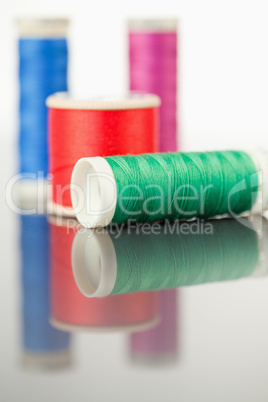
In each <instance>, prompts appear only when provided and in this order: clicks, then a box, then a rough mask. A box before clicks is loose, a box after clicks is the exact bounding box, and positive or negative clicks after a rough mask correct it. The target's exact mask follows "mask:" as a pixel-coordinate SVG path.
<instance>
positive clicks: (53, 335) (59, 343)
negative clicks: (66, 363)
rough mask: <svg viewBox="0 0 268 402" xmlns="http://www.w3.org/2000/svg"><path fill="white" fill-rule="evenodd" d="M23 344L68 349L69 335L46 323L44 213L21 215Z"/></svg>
mask: <svg viewBox="0 0 268 402" xmlns="http://www.w3.org/2000/svg"><path fill="white" fill-rule="evenodd" d="M21 258H22V286H23V344H24V348H25V350H28V351H31V352H42V353H46V352H53V351H61V350H66V349H68V348H69V344H70V334H69V333H67V332H63V331H59V330H57V329H54V328H53V327H52V326H51V325H50V323H49V318H50V283H49V282H50V279H49V276H50V275H49V265H50V264H49V225H48V222H47V219H46V217H45V216H37V215H23V216H21Z"/></svg>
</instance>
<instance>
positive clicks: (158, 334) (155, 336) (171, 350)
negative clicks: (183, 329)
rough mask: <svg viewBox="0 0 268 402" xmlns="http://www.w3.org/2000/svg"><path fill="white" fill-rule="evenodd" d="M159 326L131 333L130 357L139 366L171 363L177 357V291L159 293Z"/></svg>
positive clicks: (170, 290)
mask: <svg viewBox="0 0 268 402" xmlns="http://www.w3.org/2000/svg"><path fill="white" fill-rule="evenodd" d="M159 298H160V300H159V302H160V317H161V322H160V324H159V325H158V326H157V327H155V328H153V329H150V330H147V331H143V332H136V333H133V334H132V335H131V337H130V355H131V360H132V361H133V362H138V363H141V364H147V363H148V364H161V365H162V364H163V363H172V362H175V361H176V360H177V356H178V323H177V319H178V311H177V289H166V290H162V291H161V292H159Z"/></svg>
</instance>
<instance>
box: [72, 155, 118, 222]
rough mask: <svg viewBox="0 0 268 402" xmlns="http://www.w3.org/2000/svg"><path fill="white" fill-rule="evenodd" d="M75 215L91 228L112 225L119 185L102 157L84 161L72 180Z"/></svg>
mask: <svg viewBox="0 0 268 402" xmlns="http://www.w3.org/2000/svg"><path fill="white" fill-rule="evenodd" d="M71 199H72V204H73V208H74V212H75V215H76V217H77V219H78V221H79V222H80V223H81V225H83V226H85V227H87V228H95V227H105V226H107V225H109V223H110V222H111V221H112V219H113V216H114V213H115V208H116V201H117V189H116V181H115V177H114V174H113V171H112V169H111V167H110V165H109V163H108V162H107V161H106V160H105V159H104V158H101V157H94V158H82V159H80V160H79V161H78V162H77V163H76V165H75V167H74V169H73V173H72V177H71Z"/></svg>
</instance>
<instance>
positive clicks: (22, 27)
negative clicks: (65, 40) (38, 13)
mask: <svg viewBox="0 0 268 402" xmlns="http://www.w3.org/2000/svg"><path fill="white" fill-rule="evenodd" d="M17 27H18V32H19V35H20V36H21V37H28V36H30V37H48V38H49V37H65V36H66V35H67V31H68V27H69V20H68V19H67V18H45V19H44V18H21V19H18V20H17Z"/></svg>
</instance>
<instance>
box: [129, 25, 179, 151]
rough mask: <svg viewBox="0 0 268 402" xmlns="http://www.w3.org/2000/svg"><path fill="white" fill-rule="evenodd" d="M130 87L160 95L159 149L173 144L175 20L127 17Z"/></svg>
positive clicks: (170, 147) (170, 146) (164, 149)
mask: <svg viewBox="0 0 268 402" xmlns="http://www.w3.org/2000/svg"><path fill="white" fill-rule="evenodd" d="M128 38H129V77H130V89H131V90H135V91H144V92H148V93H154V94H157V95H159V96H160V98H161V101H162V105H161V107H160V142H159V151H160V152H176V151H177V150H178V146H177V20H131V21H129V37H128Z"/></svg>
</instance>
